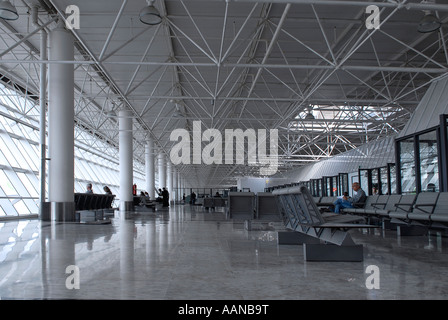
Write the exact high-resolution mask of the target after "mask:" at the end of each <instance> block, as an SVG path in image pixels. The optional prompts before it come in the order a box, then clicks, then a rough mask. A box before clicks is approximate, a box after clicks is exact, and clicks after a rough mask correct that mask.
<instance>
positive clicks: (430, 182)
mask: <svg viewBox="0 0 448 320" xmlns="http://www.w3.org/2000/svg"><path fill="white" fill-rule="evenodd" d="M419 152H420V176H421V181H422V191H432V192H438V191H439V162H438V157H437V153H438V152H437V134H436V131H431V132H428V133H425V134H422V135H420V136H419Z"/></svg>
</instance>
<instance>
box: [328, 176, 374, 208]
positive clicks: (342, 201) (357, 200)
mask: <svg viewBox="0 0 448 320" xmlns="http://www.w3.org/2000/svg"><path fill="white" fill-rule="evenodd" d="M352 189H353V191H354V192H355V193H354V195H353V198H350V197H347V196H345V195H344V196H343V197H342V198H338V199H337V200H336V201H335V202H334V212H336V213H340V210H341V208H354V205H356V204H361V203H364V202H365V201H366V193H365V192H364V190H362V189H361V186H360V185H359V183H358V182H354V183H353V185H352Z"/></svg>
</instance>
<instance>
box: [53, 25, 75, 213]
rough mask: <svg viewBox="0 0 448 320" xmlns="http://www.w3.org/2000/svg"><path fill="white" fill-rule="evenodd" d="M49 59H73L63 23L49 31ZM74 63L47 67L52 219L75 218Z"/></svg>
mask: <svg viewBox="0 0 448 320" xmlns="http://www.w3.org/2000/svg"><path fill="white" fill-rule="evenodd" d="M49 58H50V60H56V61H72V60H74V39H73V36H72V35H71V34H70V33H69V32H68V31H66V30H65V29H64V28H62V27H59V26H58V27H57V28H55V29H53V30H52V31H51V32H50V51H49ZM74 119H75V115H74V66H73V65H72V64H61V63H52V64H50V65H49V67H48V145H49V158H50V163H49V171H48V178H49V179H48V182H49V190H48V193H49V194H48V196H49V197H48V200H49V202H50V205H51V210H50V212H51V214H50V215H51V220H52V221H75V202H74V201H75V200H74V182H75V178H74V172H75V169H74V167H75V163H74V158H75V150H74V145H75V143H74V140H75V137H74Z"/></svg>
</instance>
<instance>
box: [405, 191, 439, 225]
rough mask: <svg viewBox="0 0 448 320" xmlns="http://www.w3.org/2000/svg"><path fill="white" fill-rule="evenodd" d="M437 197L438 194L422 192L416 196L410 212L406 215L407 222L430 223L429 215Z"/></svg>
mask: <svg viewBox="0 0 448 320" xmlns="http://www.w3.org/2000/svg"><path fill="white" fill-rule="evenodd" d="M438 197H439V193H438V192H422V193H419V195H418V196H417V200H416V202H415V204H414V206H413V208H412V211H411V212H409V213H408V216H407V218H408V220H418V221H426V222H430V217H431V214H432V213H433V211H434V208H435V206H436V203H437V198H438Z"/></svg>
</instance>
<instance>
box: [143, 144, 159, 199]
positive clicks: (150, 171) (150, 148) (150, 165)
mask: <svg viewBox="0 0 448 320" xmlns="http://www.w3.org/2000/svg"><path fill="white" fill-rule="evenodd" d="M145 157H146V159H145V165H146V191H147V192H148V194H149V196H150V198H151V200H154V199H155V198H156V196H155V190H154V189H155V185H156V181H155V170H154V169H155V168H154V141H153V140H152V139H148V140H147V143H146V147H145Z"/></svg>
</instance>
